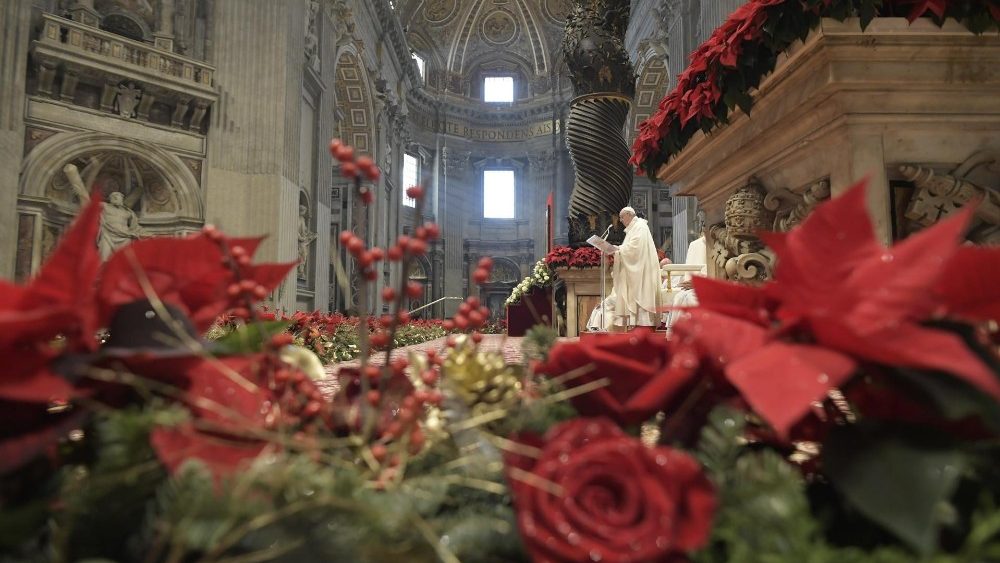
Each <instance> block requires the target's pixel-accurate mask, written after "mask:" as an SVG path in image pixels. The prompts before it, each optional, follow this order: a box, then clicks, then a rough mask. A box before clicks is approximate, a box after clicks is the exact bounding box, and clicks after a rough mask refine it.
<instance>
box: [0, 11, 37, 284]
mask: <svg viewBox="0 0 1000 563" xmlns="http://www.w3.org/2000/svg"><path fill="white" fill-rule="evenodd" d="M0 29H3V30H4V33H3V34H2V35H0V162H3V163H4V165H3V166H0V278H5V279H9V278H13V277H14V263H15V259H16V254H17V239H18V236H17V233H18V216H17V194H18V176H19V169H20V166H19V164H20V162H21V158H22V155H23V153H24V105H25V100H24V98H25V88H26V84H25V80H26V76H27V74H28V73H27V68H26V66H27V64H28V45H29V43H30V41H31V1H30V0H8V1H6V2H0Z"/></svg>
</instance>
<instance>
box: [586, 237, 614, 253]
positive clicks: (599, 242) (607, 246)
mask: <svg viewBox="0 0 1000 563" xmlns="http://www.w3.org/2000/svg"><path fill="white" fill-rule="evenodd" d="M587 243H588V244H590V246H593V247H595V248H597V249H598V250H600V251H601V252H603V253H605V254H614V253H615V252H617V251H618V248H617V247H616V246H615V245H613V244H611V243H610V242H608V241H606V240H604V239H602V238H601V237H599V236H597V235H594V236H592V237H590V238H589V239H587Z"/></svg>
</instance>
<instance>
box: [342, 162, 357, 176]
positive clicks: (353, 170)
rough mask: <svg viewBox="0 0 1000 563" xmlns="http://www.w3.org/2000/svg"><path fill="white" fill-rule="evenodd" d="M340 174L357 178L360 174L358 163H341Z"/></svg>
mask: <svg viewBox="0 0 1000 563" xmlns="http://www.w3.org/2000/svg"><path fill="white" fill-rule="evenodd" d="M340 175H341V176H343V177H344V178H356V177H357V176H358V165H357V164H354V163H353V162H343V163H342V164H341V165H340Z"/></svg>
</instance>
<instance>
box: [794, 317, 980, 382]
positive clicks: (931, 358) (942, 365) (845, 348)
mask: <svg viewBox="0 0 1000 563" xmlns="http://www.w3.org/2000/svg"><path fill="white" fill-rule="evenodd" d="M813 331H814V334H815V336H816V338H817V340H819V342H820V343H822V344H823V345H825V346H829V347H831V348H836V349H837V350H840V351H842V352H844V353H845V354H850V355H851V356H853V357H856V358H861V359H866V360H870V361H874V362H879V363H883V364H886V365H897V366H907V367H913V368H922V369H931V370H937V371H943V372H946V373H950V374H953V375H954V376H956V377H959V378H961V379H963V380H965V381H966V382H968V383H970V384H971V385H974V386H975V387H977V388H979V389H980V390H982V391H983V392H985V393H987V394H989V395H991V396H993V397H994V398H996V399H998V400H1000V379H998V377H997V375H996V374H994V373H993V372H992V371H991V370H990V369H989V368H988V367H987V366H986V365H985V364H983V362H982V361H981V360H980V359H979V358H978V357H977V356H976V355H975V354H974V353H973V352H972V351H971V350H969V348H968V346H966V345H965V342H963V341H962V339H961V338H960V337H959V336H958V335H956V334H952V333H950V332H945V331H943V330H936V329H932V328H926V327H923V326H920V325H917V324H901V325H899V326H897V327H893V328H891V329H887V330H885V331H883V332H881V333H879V334H877V335H870V336H865V337H862V336H859V335H857V334H855V333H854V332H853V331H852V330H850V329H849V328H845V327H844V326H843V325H842V324H840V323H837V322H829V323H823V324H821V325H816V326H814V327H813Z"/></svg>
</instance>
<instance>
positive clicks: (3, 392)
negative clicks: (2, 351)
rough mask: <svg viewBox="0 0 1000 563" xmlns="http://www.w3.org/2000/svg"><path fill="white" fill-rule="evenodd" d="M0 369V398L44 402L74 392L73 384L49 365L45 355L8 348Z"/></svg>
mask: <svg viewBox="0 0 1000 563" xmlns="http://www.w3.org/2000/svg"><path fill="white" fill-rule="evenodd" d="M4 362H5V363H6V366H5V367H4V369H3V370H2V371H0V399H3V400H7V401H19V402H28V403H41V404H47V403H49V402H50V401H55V400H60V401H66V400H69V399H70V398H71V397H72V396H73V386H72V385H70V384H69V382H68V381H67V380H66V379H64V378H62V377H60V376H59V375H57V374H55V373H52V372H51V371H49V369H48V366H47V364H48V358H45V357H44V356H40V355H34V354H27V353H24V352H21V351H18V352H10V353H8V354H7V355H6V358H5V359H4Z"/></svg>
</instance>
